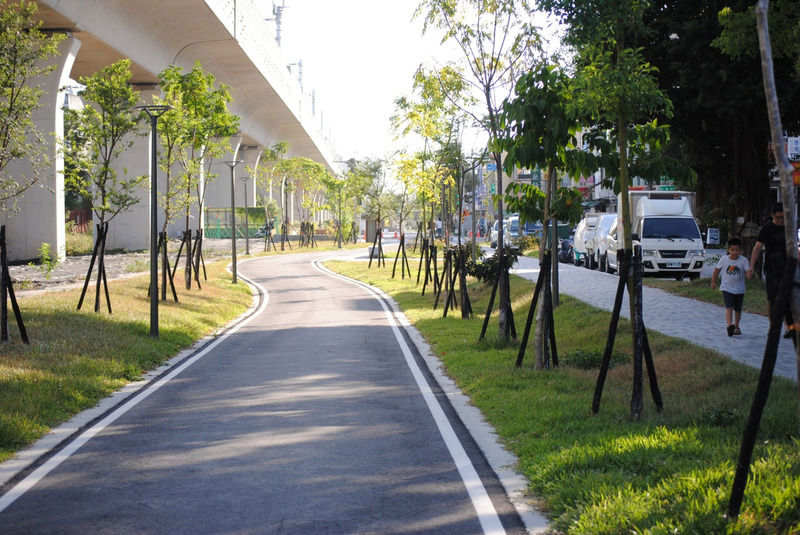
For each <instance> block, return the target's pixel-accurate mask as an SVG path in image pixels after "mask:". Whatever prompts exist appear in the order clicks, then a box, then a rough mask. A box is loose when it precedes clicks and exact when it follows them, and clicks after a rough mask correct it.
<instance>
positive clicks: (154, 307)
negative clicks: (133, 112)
mask: <svg viewBox="0 0 800 535" xmlns="http://www.w3.org/2000/svg"><path fill="white" fill-rule="evenodd" d="M136 109H137V110H143V111H144V112H145V113H146V114H147V115H148V117H150V140H151V143H150V336H152V337H153V338H158V238H157V236H158V131H157V126H158V118H159V117H160V116H161V115H163V114H164V113H165V112H167V111H169V110H171V109H172V106H165V105H151V106H136Z"/></svg>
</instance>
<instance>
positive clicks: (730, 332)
mask: <svg viewBox="0 0 800 535" xmlns="http://www.w3.org/2000/svg"><path fill="white" fill-rule="evenodd" d="M734 329H736V327H735V326H734V325H728V336H733V331H734Z"/></svg>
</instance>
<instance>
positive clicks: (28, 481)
mask: <svg viewBox="0 0 800 535" xmlns="http://www.w3.org/2000/svg"><path fill="white" fill-rule="evenodd" d="M238 276H239V278H241V279H243V280H244V281H245V282H247V284H249V285H251V287H253V286H254V287H255V288H257V289H258V291H259V292H261V295H263V296H264V299H263V301H262V302H261V304H260V305H259V307H258V308H257V309H256V310H255V311H253V313H251V314H250V315H249V316H247V317H246V318H244V319H243V320H241V321H240V322H239V323H237V324H236V325H234V326H232V327H231V328H230V329H229V330H228V331H226V332H225V333H224V334H222V335H220V336H219V337H218V338H217V339H215V340H214V341H213V342H211V343H209V344H208V345H207V346H206V347H205V348H203V349H202V350H200V352H198V353H197V354H196V355H194V356H193V357H190V358H189V359H187V360H185V361H183V363H182V364H181V365H180V366H178V367H177V368H175V369H174V370H172V371H171V372H170V373H168V374H167V375H165V376H163V377H162V378H161V379H159V380H158V381H156V382H155V383H153V385H152V386H151V387H150V388H148V389H147V390H145V391H144V392H143V393H141V394H139V395H138V396H135V397H133V398H132V399H129V400H128V401H125V402H123V403H122V404H121V405H120V406H119V407H118V408H117V409H116V410H114V411H113V412H112V413H110V414H109V415H108V416H106V417H105V418H103V419H102V420H100V421H99V422H97V423H96V424H95V425H93V426H92V427H90V428H89V429H87V430H86V431H84V432H83V433H81V434H80V435H79V436H78V437H76V438H75V439H74V440H73V441H72V442H70V443H69V444H68V445H67V446H66V447H64V448H63V449H62V450H61V451H59V452H58V453H56V454H55V455H54V456H53V457H51V458H50V459H48V460H47V461H46V462H45V463H44V464H42V466H40V467H39V468H37V469H36V470H34V471H33V472H31V473H30V474H29V475H28V476H26V477H25V478H24V479H23V480H22V481H20V482H19V483H17V484H16V485H15V486H14V487H12V488H11V489H10V490H9V491H8V492H6V493H5V494H4V495H3V496H0V513H2V512H3V511H4V510H5V509H6V508H7V507H8V506H10V505H11V504H12V503H14V502H15V501H16V500H17V499H19V498H20V497H21V496H22V495H23V494H25V493H26V492H27V491H29V490H30V489H31V488H32V487H33V486H34V485H36V483H38V482H39V481H41V480H42V479H43V478H44V477H45V476H47V474H49V473H50V472H51V471H53V470H54V469H55V468H56V467H58V465H60V464H61V463H62V462H64V461H66V460H67V459H68V458H69V457H70V456H71V455H72V454H73V453H75V452H76V451H78V449H80V447H81V446H83V445H84V444H86V443H87V442H89V440H91V439H92V438H93V437H94V436H95V435H97V434H98V433H100V432H101V431H103V430H104V429H105V428H106V427H108V426H109V425H111V424H112V423H114V422H115V421H116V420H117V419H118V418H120V417H121V416H122V415H124V414H125V413H126V412H128V411H129V410H131V409H132V408H134V407H135V406H136V405H138V404H139V402H140V401H142V400H144V399H146V398H147V397H149V396H150V394H152V393H153V392H155V391H156V390H158V389H159V388H161V387H162V386H164V385H165V384H167V383H168V382H169V381H171V380H172V379H174V378H175V377H177V376H178V375H179V374H180V373H182V372H183V371H184V370H186V369H187V368H188V367H189V366H191V365H192V364H194V363H195V362H197V361H198V360H200V359H201V358H203V357H204V356H205V355H206V354H208V352H209V351H211V350H212V349H214V348H215V347H217V346H218V345H219V344H220V343H222V342H223V341H224V340H226V339H227V338H228V337H229V336H230V335H232V334H234V333H235V332H236V331H238V330H239V329H241V328H242V327H244V326H245V325H247V324H248V323H250V322H251V321H252V320H253V319H254V318H255V317H256V316H258V315H259V314H261V312H263V311H264V309H265V308H266V307H267V303H269V294H268V293H267V291H266V290H265V289H264V288H263V287H262V286H260V285H259V284H258V283H256V282H254V281H252V280H250V279H248V278H246V277H243V276H242V275H241V274H238ZM143 386H144V385H143Z"/></svg>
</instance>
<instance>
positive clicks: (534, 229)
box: [522, 221, 542, 238]
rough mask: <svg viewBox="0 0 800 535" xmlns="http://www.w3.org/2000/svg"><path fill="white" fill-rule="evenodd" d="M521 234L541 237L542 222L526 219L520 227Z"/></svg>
mask: <svg viewBox="0 0 800 535" xmlns="http://www.w3.org/2000/svg"><path fill="white" fill-rule="evenodd" d="M522 235H523V236H528V235H533V236H535V237H537V238H541V237H542V222H541V221H536V222H531V221H528V222H527V223H525V225H524V226H523V227H522Z"/></svg>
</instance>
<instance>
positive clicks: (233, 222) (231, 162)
mask: <svg viewBox="0 0 800 535" xmlns="http://www.w3.org/2000/svg"><path fill="white" fill-rule="evenodd" d="M240 163H242V161H241V160H227V161H226V162H225V164H226V165H227V166H228V167H230V168H231V271H233V284H236V283H237V282H239V280H238V279H237V275H236V197H235V191H234V187H233V186H234V182H235V180H234V178H233V169H234V167H236V166H237V165H239V164H240Z"/></svg>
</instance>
